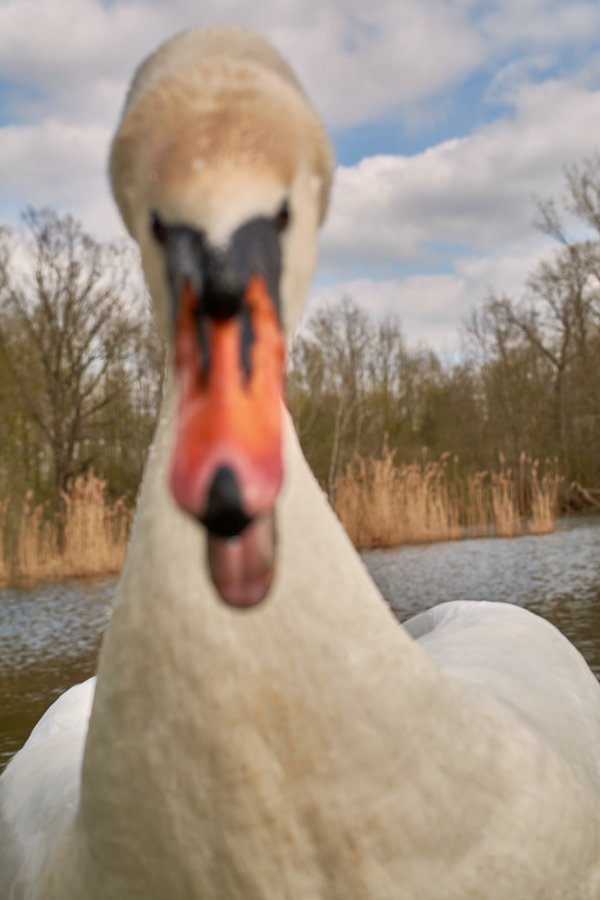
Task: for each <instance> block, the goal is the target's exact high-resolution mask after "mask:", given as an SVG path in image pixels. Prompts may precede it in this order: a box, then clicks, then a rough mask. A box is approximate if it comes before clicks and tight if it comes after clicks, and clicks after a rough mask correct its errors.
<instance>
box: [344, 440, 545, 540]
mask: <svg viewBox="0 0 600 900" xmlns="http://www.w3.org/2000/svg"><path fill="white" fill-rule="evenodd" d="M457 464H458V460H457V458H456V457H454V458H453V459H452V460H450V457H449V454H444V455H443V456H442V457H441V458H440V459H439V460H435V461H431V460H428V459H427V458H426V456H424V457H423V459H422V460H421V461H420V462H414V463H409V464H397V463H396V462H395V459H394V453H393V452H391V451H389V450H385V451H384V453H383V455H382V457H381V459H368V460H364V459H356V460H355V461H354V462H353V463H352V464H351V465H350V466H349V467H348V468H347V469H346V471H345V472H344V473H343V474H342V475H341V476H340V477H339V478H338V480H337V484H336V494H335V502H334V505H335V509H336V512H337V514H338V516H339V517H340V519H341V520H342V522H343V523H344V526H345V527H346V529H347V531H348V533H349V535H350V538H351V539H352V541H353V543H354V544H355V545H356V546H357V547H360V548H363V549H367V548H373V547H394V546H398V545H400V544H414V543H422V542H426V541H445V540H452V539H456V538H462V537H473V536H479V535H489V534H495V535H497V536H498V537H509V536H513V535H517V534H523V533H532V534H542V533H545V532H549V531H553V530H554V522H555V515H556V510H557V506H558V495H559V489H560V485H561V483H562V477H561V476H560V475H559V473H558V467H557V465H556V461H553V462H552V463H551V464H550V463H548V464H547V465H546V469H545V472H544V474H543V475H540V473H539V461H538V460H532V459H531V458H530V457H527V456H526V455H525V454H522V455H521V458H520V460H519V467H518V470H517V471H516V472H513V470H512V469H510V468H508V467H507V466H506V464H505V460H504V459H503V458H502V457H500V460H499V466H498V468H497V469H496V470H493V471H484V472H476V473H474V474H472V475H469V476H466V477H465V476H464V475H460V474H459V473H458V468H457Z"/></svg>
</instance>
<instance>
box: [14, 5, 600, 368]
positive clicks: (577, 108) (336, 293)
mask: <svg viewBox="0 0 600 900" xmlns="http://www.w3.org/2000/svg"><path fill="white" fill-rule="evenodd" d="M212 24H236V25H245V26H248V27H250V28H253V29H255V30H257V31H259V32H260V33H262V34H263V35H264V36H265V37H266V38H268V39H269V40H270V41H271V42H272V43H273V44H274V45H275V46H276V47H277V48H278V49H279V50H280V52H281V53H282V54H283V55H284V56H285V57H286V58H287V60H288V61H289V62H290V63H291V65H292V67H293V68H294V69H295V71H296V73H297V74H298V76H299V77H300V80H301V81H302V83H303V84H304V86H305V88H306V90H307V92H308V94H309V96H310V97H311V98H312V101H313V103H314V105H315V106H316V108H317V110H318V112H319V113H320V115H321V116H322V118H323V119H324V121H325V124H326V126H327V128H328V130H329V132H330V134H331V136H332V139H333V142H334V147H335V151H336V156H337V170H336V178H335V184H334V191H333V199H332V205H331V208H330V211H329V216H328V219H327V222H326V225H325V228H324V231H323V234H322V238H321V251H320V259H319V264H318V268H317V272H316V276H315V281H314V285H313V289H312V293H311V300H310V304H311V306H312V307H313V308H314V306H315V305H319V304H327V303H334V302H336V301H337V300H339V299H340V298H341V297H344V296H350V297H352V298H353V300H354V301H355V302H356V303H357V304H358V305H359V306H361V307H363V308H364V309H366V310H368V311H370V312H372V313H374V314H376V315H383V314H385V313H387V312H393V313H395V314H396V315H397V316H398V317H399V319H400V321H401V323H402V327H403V330H404V333H405V335H406V337H407V339H408V340H409V341H410V342H416V343H421V342H423V343H426V344H428V345H430V346H433V347H435V348H436V349H437V350H438V351H440V352H442V353H444V352H447V353H450V354H451V353H453V352H455V350H456V348H457V347H458V335H459V329H460V326H461V322H463V321H464V320H465V318H466V317H468V316H469V314H470V312H471V311H472V310H473V309H476V308H477V306H478V305H479V304H481V303H482V302H483V301H484V300H485V298H486V297H487V296H488V295H489V293H490V292H491V291H495V292H497V293H508V294H511V295H514V296H518V295H519V294H520V293H521V292H522V291H523V286H524V284H525V282H526V278H527V274H528V273H529V272H531V270H532V269H533V267H534V266H535V264H536V261H537V260H538V259H539V258H540V256H541V254H543V253H545V252H548V239H547V238H544V236H542V235H541V234H540V233H539V232H537V231H536V230H535V228H534V226H533V221H534V218H535V198H536V197H549V196H554V197H557V198H560V197H561V195H563V194H564V173H565V167H568V166H571V165H573V164H578V163H581V162H583V160H584V159H586V158H589V157H590V156H592V155H593V154H594V153H595V152H597V151H599V150H600V3H598V0H479V2H477V0H260V2H258V3H250V2H248V0H245V2H242V0H170V2H169V3H166V2H163V0H0V224H8V225H16V224H18V222H19V216H20V213H21V211H22V210H23V209H24V208H25V207H26V206H27V205H33V206H47V205H50V206H52V207H54V208H56V209H58V210H59V211H61V212H69V213H71V214H73V215H75V216H76V217H77V218H78V219H80V220H81V221H82V222H83V224H84V226H85V227H86V229H87V230H88V231H90V233H92V234H93V235H94V236H95V237H98V238H101V239H112V238H120V237H122V236H123V234H124V230H123V227H122V225H121V223H120V220H119V218H118V215H117V213H116V210H115V208H114V204H113V202H112V199H111V196H110V191H109V188H108V181H107V176H106V167H107V157H108V148H109V144H110V139H111V136H112V133H113V131H114V129H115V126H116V124H117V120H118V117H119V114H120V111H121V107H122V103H123V98H124V95H125V91H126V88H127V84H128V82H129V80H130V78H131V75H132V73H133V71H134V69H135V68H136V66H137V65H138V63H139V62H140V61H141V59H143V58H144V57H145V56H146V55H147V54H148V53H150V52H151V51H152V50H153V49H154V48H155V47H156V46H157V45H158V44H160V43H161V42H162V41H163V40H164V39H166V38H167V37H169V36H171V35H172V34H174V33H175V32H177V31H180V30H181V29H183V28H187V27H191V26H198V25H212Z"/></svg>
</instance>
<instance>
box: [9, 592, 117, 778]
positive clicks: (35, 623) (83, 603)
mask: <svg viewBox="0 0 600 900" xmlns="http://www.w3.org/2000/svg"><path fill="white" fill-rule="evenodd" d="M114 584H115V580H114V579H112V578H111V579H103V580H101V581H85V582H72V583H69V584H68V585H44V586H39V587H36V588H35V589H29V590H5V591H0V769H2V767H3V766H4V765H5V764H6V763H7V762H8V760H9V758H10V757H11V756H12V754H13V753H14V752H15V751H16V750H18V749H19V747H20V746H22V744H23V742H24V740H25V739H26V738H27V735H28V734H29V732H30V731H31V728H32V727H33V726H34V725H35V723H36V722H37V720H38V719H39V717H40V716H41V714H42V713H43V712H44V710H45V709H47V707H48V706H49V705H50V703H52V701H53V700H55V699H56V698H57V697H58V696H59V695H60V694H62V693H63V692H64V691H65V690H66V689H67V688H69V687H70V686H71V685H73V684H77V682H79V681H84V680H85V679H86V678H89V676H90V675H92V674H93V673H94V670H95V668H96V659H97V656H98V648H99V646H100V640H101V637H102V634H103V632H104V629H105V628H106V625H107V623H108V619H109V616H110V603H111V599H112V595H113V592H114Z"/></svg>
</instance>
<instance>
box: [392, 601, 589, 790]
mask: <svg viewBox="0 0 600 900" xmlns="http://www.w3.org/2000/svg"><path fill="white" fill-rule="evenodd" d="M404 625H405V628H406V629H407V631H408V632H409V634H411V636H412V637H413V638H415V639H416V640H417V642H418V643H419V645H420V646H421V647H422V648H423V650H424V651H425V653H426V654H427V655H428V656H429V657H430V658H431V659H432V660H433V662H434V663H435V664H436V666H438V668H439V669H440V670H441V671H443V672H444V674H446V675H448V676H449V677H451V678H453V679H455V680H456V681H460V682H461V683H463V684H465V685H467V686H468V687H469V688H471V689H473V690H475V691H478V692H481V693H484V694H486V695H487V696H490V697H493V698H495V699H496V700H498V701H499V702H500V703H502V704H503V705H505V706H507V707H509V708H510V709H511V710H512V711H513V712H514V713H516V715H517V716H518V717H519V718H521V719H523V720H525V722H526V723H527V724H528V726H529V727H530V728H532V729H533V730H534V731H535V732H536V733H537V735H538V737H540V738H541V739H542V740H543V741H544V742H545V743H547V744H548V745H549V746H550V747H551V748H552V749H553V750H554V751H555V752H558V753H559V754H560V755H561V756H562V757H563V758H564V759H566V760H567V761H568V762H569V764H570V765H571V767H572V768H574V769H575V771H576V772H578V773H579V774H580V776H581V777H582V778H583V779H584V783H586V784H587V785H588V786H589V785H590V784H594V785H596V787H597V788H598V789H600V761H599V759H598V754H597V747H598V746H599V744H600V685H599V684H598V681H597V679H596V678H595V677H594V675H593V673H592V672H591V670H590V668H589V666H588V665H587V663H586V662H585V660H584V658H583V657H582V655H581V654H580V653H579V651H578V650H577V649H576V648H575V647H574V646H573V645H572V644H571V643H570V641H568V640H567V638H566V637H565V636H564V635H563V634H561V632H560V631H559V630H558V629H557V628H555V627H554V625H552V624H551V623H550V622H548V621H547V620H546V619H543V618H541V617H540V616H538V615H535V613H532V612H529V611H528V610H526V609H523V608H522V607H519V606H513V605H512V604H509V603H491V602H485V601H481V602H477V601H454V602H449V603H442V604H440V605H439V606H435V607H433V608H432V609H429V610H427V611H426V612H423V613H420V614H419V615H417V616H415V617H414V618H412V619H410V620H409V621H408V622H406V623H404Z"/></svg>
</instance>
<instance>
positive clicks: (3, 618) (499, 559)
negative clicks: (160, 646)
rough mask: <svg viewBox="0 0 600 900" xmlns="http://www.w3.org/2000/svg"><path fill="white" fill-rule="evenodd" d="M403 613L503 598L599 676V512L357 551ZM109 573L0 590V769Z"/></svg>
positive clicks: (95, 635) (95, 615)
mask: <svg viewBox="0 0 600 900" xmlns="http://www.w3.org/2000/svg"><path fill="white" fill-rule="evenodd" d="M363 558H364V560H365V563H366V565H367V566H368V568H369V570H370V571H371V573H372V575H373V578H374V579H375V581H376V582H377V584H378V585H379V587H380V589H381V591H382V593H383V595H384V596H385V598H386V599H387V600H388V602H389V603H390V604H391V606H392V608H393V610H394V611H395V612H396V614H397V616H398V618H399V619H400V620H401V621H402V620H404V619H407V618H409V617H410V616H411V615H414V614H415V613H417V612H420V611H421V610H423V609H427V608H428V607H430V606H434V605H435V604H436V603H441V602H443V601H445V600H501V601H504V602H507V603H517V604H519V605H520V606H526V607H527V608H528V609H531V610H533V611H534V612H536V613H539V614H540V615H542V616H544V617H545V618H547V619H550V621H551V622H553V623H554V624H555V625H557V626H558V627H559V628H560V629H561V631H563V632H564V634H566V635H567V637H569V638H570V640H572V641H573V643H574V644H575V645H576V646H577V647H578V648H579V649H580V650H581V652H582V653H583V655H584V656H585V657H586V659H587V661H588V663H589V664H590V666H591V667H592V669H593V671H594V672H595V674H596V676H598V677H600V518H596V519H583V518H582V519H579V518H578V519H573V520H570V521H568V520H563V521H561V522H559V523H558V528H557V530H556V532H555V533H554V534H551V535H543V536H540V537H521V538H504V539H492V538H490V539H487V538H486V539H478V540H468V541H453V542H450V543H443V544H427V545H419V546H415V547H402V548H399V549H396V550H385V551H374V552H370V553H367V554H364V557H363ZM114 588H115V580H114V579H104V580H101V581H86V582H71V583H69V584H67V585H51V586H48V585H46V586H42V587H37V588H35V589H29V590H18V591H17V590H5V591H0V769H1V768H2V767H3V766H4V765H5V764H6V762H8V759H9V758H10V756H11V755H12V754H13V753H14V752H15V751H16V750H17V749H18V748H19V747H20V746H21V745H22V744H23V742H24V740H25V739H26V737H27V735H28V733H29V731H30V730H31V728H32V727H33V725H34V724H35V723H36V721H37V720H38V718H39V717H40V715H41V714H42V713H43V711H44V710H45V709H46V708H47V707H48V706H49V704H50V703H51V702H52V701H53V700H54V699H55V698H56V697H57V696H59V694H61V693H62V692H63V691H65V690H66V689H67V688H68V687H69V686H70V685H72V684H75V683H77V682H78V681H83V680H84V679H85V678H87V677H89V675H91V674H93V672H94V670H95V667H96V660H97V655H98V648H99V645H100V639H101V636H102V633H103V631H104V629H105V627H106V624H107V622H108V619H109V616H110V603H111V599H112V595H113V592H114Z"/></svg>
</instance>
